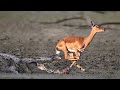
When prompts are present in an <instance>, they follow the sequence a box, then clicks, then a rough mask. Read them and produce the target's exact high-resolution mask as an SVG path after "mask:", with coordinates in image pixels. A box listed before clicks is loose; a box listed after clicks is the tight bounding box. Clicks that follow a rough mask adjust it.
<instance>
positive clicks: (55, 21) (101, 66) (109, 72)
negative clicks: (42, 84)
mask: <svg viewBox="0 0 120 90" xmlns="http://www.w3.org/2000/svg"><path fill="white" fill-rule="evenodd" d="M85 15H86V16H88V19H89V18H90V19H91V20H93V21H94V22H95V23H97V24H100V23H103V22H120V16H119V15H120V12H104V13H97V12H92V11H91V12H90V11H89V12H82V11H76V12H75V11H69V12H67V11H64V12H63V11H61V12H60V11H56V12H55V11H53V12H52V11H50V12H48V11H46V12H45V11H44V12H43V11H39V12H37V11H31V12H30V11H29V12H23V11H21V12H20V11H18V12H13V11H8V12H7V11H6V12H3V11H1V12H0V43H1V44H0V53H6V54H10V55H15V56H16V57H18V58H20V59H22V58H37V57H53V56H54V55H55V45H56V43H57V42H58V40H59V39H60V38H62V37H64V36H69V35H81V36H87V35H89V33H90V28H89V27H81V26H80V25H88V22H87V21H86V16H85ZM76 17H77V18H76ZM66 18H67V19H66ZM59 21H60V22H59ZM103 27H106V28H108V27H109V28H108V29H107V30H106V32H102V33H97V34H96V36H95V37H94V39H93V40H92V42H91V43H90V45H89V46H88V47H87V49H86V50H85V51H84V52H83V53H82V55H81V57H80V60H78V63H79V64H80V65H81V66H82V67H83V68H85V69H86V71H85V72H81V71H80V70H79V69H78V68H76V67H75V66H74V67H73V68H72V70H71V71H70V72H69V74H67V75H58V74H48V73H47V72H45V71H41V70H39V69H38V68H37V67H36V64H35V63H29V64H27V63H24V62H20V63H19V64H15V63H14V61H12V60H9V61H8V60H6V59H4V58H2V57H0V73H1V74H0V78H28V79H30V78H43V79H44V78H49V79H52V78H58V79H61V78H64V79H69V78H73V79H84V78H85V79H86V78H87V79H88V78H89V79H92V78H95V79H97V78H101V79H104V78H105V79H112V78H120V73H119V72H120V40H119V39H120V38H119V36H120V30H119V28H120V25H119V24H118V25H103ZM110 28H111V29H110ZM61 56H62V60H59V61H58V62H56V63H52V62H47V61H46V63H47V64H46V67H48V68H51V69H54V70H57V69H60V70H62V69H64V68H66V67H67V66H69V65H70V64H71V62H70V61H67V60H64V58H63V53H62V54H61ZM39 63H42V62H39ZM11 65H14V66H15V67H17V71H18V73H19V75H18V74H13V73H12V72H9V71H8V69H7V68H9V66H11Z"/></svg>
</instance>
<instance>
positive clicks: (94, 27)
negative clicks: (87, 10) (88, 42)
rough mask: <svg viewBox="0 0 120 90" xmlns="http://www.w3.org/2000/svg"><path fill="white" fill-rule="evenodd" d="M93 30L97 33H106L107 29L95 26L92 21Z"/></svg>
mask: <svg viewBox="0 0 120 90" xmlns="http://www.w3.org/2000/svg"><path fill="white" fill-rule="evenodd" d="M91 28H92V30H94V31H95V32H104V31H105V28H103V27H100V26H98V25H95V24H94V23H93V22H92V21H91Z"/></svg>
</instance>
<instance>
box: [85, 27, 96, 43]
mask: <svg viewBox="0 0 120 90" xmlns="http://www.w3.org/2000/svg"><path fill="white" fill-rule="evenodd" d="M95 34H96V32H95V31H94V30H93V29H92V31H91V33H90V34H89V36H88V37H86V43H87V44H88V43H90V42H91V40H92V39H93V37H94V36H95Z"/></svg>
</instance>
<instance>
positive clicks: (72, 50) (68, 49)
mask: <svg viewBox="0 0 120 90" xmlns="http://www.w3.org/2000/svg"><path fill="white" fill-rule="evenodd" d="M78 50H79V51H81V49H78ZM68 51H70V52H75V50H72V49H68Z"/></svg>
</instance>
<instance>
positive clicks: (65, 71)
mask: <svg viewBox="0 0 120 90" xmlns="http://www.w3.org/2000/svg"><path fill="white" fill-rule="evenodd" d="M74 64H76V61H73V62H72V64H71V65H70V66H69V67H67V68H65V69H63V70H62V72H63V73H64V74H67V73H69V71H70V69H71V68H72V66H73V65H74Z"/></svg>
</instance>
